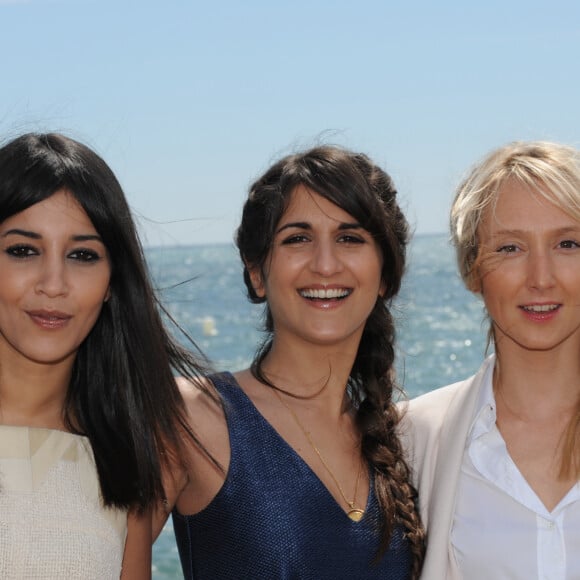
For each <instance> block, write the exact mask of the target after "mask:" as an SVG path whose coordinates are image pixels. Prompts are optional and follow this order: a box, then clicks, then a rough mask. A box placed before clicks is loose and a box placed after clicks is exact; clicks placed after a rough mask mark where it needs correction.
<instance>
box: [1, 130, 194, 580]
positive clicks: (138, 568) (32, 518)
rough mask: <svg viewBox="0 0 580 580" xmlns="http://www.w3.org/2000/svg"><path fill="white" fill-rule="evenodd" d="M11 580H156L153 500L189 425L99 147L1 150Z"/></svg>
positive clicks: (185, 360)
mask: <svg viewBox="0 0 580 580" xmlns="http://www.w3.org/2000/svg"><path fill="white" fill-rule="evenodd" d="M0 271H1V272H2V275H1V277H0V434H1V435H0V448H1V450H0V514H1V516H0V519H1V520H2V526H1V527H0V554H2V556H1V557H0V577H2V578H27V579H35V578H38V579H40V578H42V579H43V580H47V579H55V580H56V579H59V580H62V579H63V578H66V579H67V580H70V579H79V580H80V579H82V580H87V579H92V578H94V579H95V580H96V579H98V580H103V579H113V578H119V576H121V577H122V578H139V579H143V578H148V577H150V575H151V563H150V562H151V558H150V543H151V537H150V536H151V532H150V530H151V527H150V522H149V519H148V516H147V514H148V513H149V508H150V507H151V506H153V504H154V503H157V502H158V501H159V500H161V499H162V498H163V493H164V492H163V484H162V478H161V469H162V465H163V464H164V463H165V461H164V460H163V457H174V456H175V455H174V454H175V453H177V452H178V450H179V448H180V445H181V442H180V441H181V440H182V439H183V437H184V433H187V432H190V430H189V427H187V424H186V422H185V420H184V419H185V418H184V410H183V409H182V399H181V396H180V394H179V391H178V389H177V387H176V384H175V380H174V378H173V373H172V368H173V369H174V370H175V371H176V372H179V373H180V374H184V375H185V376H189V377H190V378H191V379H194V376H195V375H196V369H198V368H199V367H198V366H197V363H196V361H195V360H193V358H192V357H190V356H189V355H188V354H187V353H186V352H185V351H183V350H182V349H181V348H179V347H178V346H177V345H176V344H175V343H174V342H173V340H172V339H171V338H170V337H169V335H168V333H167V332H166V330H165V328H164V326H163V324H162V321H161V317H160V314H159V311H158V305H157V302H156V299H155V296H154V293H153V290H152V287H151V283H150V281H149V277H148V274H147V271H146V266H145V261H144V258H143V253H142V249H141V246H140V243H139V241H138V238H137V234H136V231H135V226H134V223H133V220H132V217H131V213H130V210H129V207H128V205H127V202H126V200H125V197H124V195H123V192H122V190H121V187H120V185H119V183H118V181H117V179H116V178H115V176H114V175H113V173H112V172H111V170H110V169H109V167H108V166H107V165H106V164H105V162H104V161H103V160H102V159H101V158H100V157H99V156H97V155H96V154H95V153H94V152H93V151H91V150H90V149H88V148H87V147H86V146H84V145H82V144H80V143H78V142H76V141H73V140H72V139H69V138H66V137H63V136H61V135H57V134H46V135H37V134H27V135H23V136H21V137H18V138H16V139H14V140H13V141H11V142H10V143H8V144H6V145H5V146H4V147H2V148H0Z"/></svg>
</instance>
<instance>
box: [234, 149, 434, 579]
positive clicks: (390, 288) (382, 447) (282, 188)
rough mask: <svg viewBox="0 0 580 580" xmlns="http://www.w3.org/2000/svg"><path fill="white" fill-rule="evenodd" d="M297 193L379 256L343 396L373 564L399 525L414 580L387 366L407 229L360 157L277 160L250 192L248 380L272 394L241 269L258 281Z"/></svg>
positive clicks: (419, 542) (411, 505)
mask: <svg viewBox="0 0 580 580" xmlns="http://www.w3.org/2000/svg"><path fill="white" fill-rule="evenodd" d="M299 185H303V186H305V187H307V188H308V189H310V190H312V191H314V192H316V193H317V194H318V195H320V196H322V197H324V198H325V199H327V200H329V201H330V202H332V203H333V204H335V205H336V206H338V207H340V208H341V209H343V210H344V211H346V212H347V213H349V214H350V215H352V216H353V217H354V218H355V219H356V220H357V221H358V222H359V223H360V225H361V226H362V227H363V228H364V229H366V230H367V231H368V232H370V233H371V235H372V236H373V238H374V239H375V240H376V241H377V243H378V245H379V247H380V248H381V252H382V257H383V268H382V272H381V277H382V281H383V283H384V284H385V286H386V291H385V294H384V296H383V297H378V298H377V302H376V304H375V306H374V308H373V311H372V312H371V314H370V316H369V318H368V319H367V322H366V325H365V328H364V331H363V334H362V338H361V342H360V344H359V348H358V352H357V355H356V358H355V361H354V364H353V367H352V370H351V372H350V376H349V380H348V385H347V388H348V391H349V393H350V395H351V401H352V405H353V407H354V408H355V409H356V425H357V428H358V430H359V432H360V434H361V452H362V455H363V457H364V458H365V460H366V461H367V462H368V463H369V465H370V466H371V468H372V470H373V473H374V482H375V484H374V485H375V493H376V496H377V499H378V502H379V506H380V509H381V512H382V514H383V516H384V517H382V518H381V519H380V521H379V522H378V525H379V528H380V547H379V551H378V554H377V559H378V558H380V557H381V556H382V555H383V554H384V553H385V552H386V551H387V550H388V547H389V544H390V540H391V536H392V533H393V528H394V526H395V525H401V526H403V528H404V530H405V535H406V536H407V537H408V539H409V541H410V544H411V550H412V554H413V574H412V577H413V578H418V577H419V573H420V569H421V565H422V561H423V554H424V530H423V526H422V524H421V521H420V518H419V515H418V512H417V507H416V491H415V489H414V488H413V487H412V485H411V484H410V482H409V468H408V466H407V464H406V462H405V459H404V457H403V451H402V448H401V444H400V441H399V438H398V436H397V432H396V427H397V424H398V422H399V419H400V417H399V412H398V411H397V408H396V406H395V405H394V403H393V392H394V390H395V389H396V388H397V387H396V383H395V373H394V366H393V365H394V359H395V351H394V343H395V327H394V323H393V317H392V314H391V311H390V306H391V301H392V299H393V297H394V296H396V294H397V293H398V291H399V289H400V286H401V279H402V276H403V272H404V270H405V257H406V247H407V243H408V238H409V228H408V223H407V221H406V219H405V216H404V215H403V213H402V211H401V209H400V207H399V205H398V203H397V199H396V198H397V191H396V189H395V187H394V185H393V182H392V180H391V178H390V177H389V175H387V173H385V172H384V171H383V170H382V169H381V168H379V167H378V166H377V165H375V164H374V163H373V162H372V161H371V160H370V159H369V158H368V157H367V156H366V155H363V154H360V153H353V152H350V151H348V150H345V149H341V148H338V147H331V146H322V147H316V148H314V149H310V150H308V151H306V152H303V153H299V154H295V155H290V156H287V157H285V158H283V159H281V160H280V161H278V162H277V163H275V164H274V165H273V166H272V167H270V169H268V170H267V171H266V172H265V173H264V175H263V176H262V177H260V178H259V179H258V180H257V181H256V182H255V183H254V184H253V185H252V186H251V187H250V192H249V196H248V199H247V200H246V203H245V205H244V209H243V214H242V221H241V225H240V227H239V228H238V231H237V237H236V243H237V246H238V249H239V252H240V256H241V258H242V261H243V263H244V265H245V266H244V282H245V284H246V288H247V292H248V297H249V299H250V300H251V301H252V302H254V303H256V304H258V303H264V302H265V330H266V333H267V335H266V338H265V340H264V342H263V343H262V345H261V347H260V348H259V350H258V352H257V353H256V356H255V358H254V361H253V363H252V372H253V374H254V376H255V377H256V378H257V379H258V380H259V381H261V382H263V383H265V384H268V385H270V386H272V387H274V388H276V387H275V386H274V385H272V384H271V383H270V382H269V381H268V379H267V377H265V375H264V372H263V370H262V363H263V361H264V359H265V357H266V355H267V354H268V352H269V351H270V349H271V347H272V333H273V330H274V329H273V320H272V315H271V312H270V309H269V307H268V304H267V302H266V299H265V298H264V297H260V296H258V295H257V294H256V292H255V290H254V288H253V286H252V283H251V280H250V274H249V270H248V268H259V269H260V270H261V271H262V273H264V266H265V263H266V260H267V258H268V255H269V252H270V249H271V246H272V241H273V238H274V232H275V231H276V226H277V224H278V222H279V220H280V219H281V217H282V215H283V214H284V211H285V210H286V208H287V207H288V204H289V201H290V198H291V195H292V193H293V191H294V190H295V189H296V187H298V186H299Z"/></svg>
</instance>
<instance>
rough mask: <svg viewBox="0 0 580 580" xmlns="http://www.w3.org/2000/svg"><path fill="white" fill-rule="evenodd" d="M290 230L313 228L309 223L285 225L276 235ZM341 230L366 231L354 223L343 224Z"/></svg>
mask: <svg viewBox="0 0 580 580" xmlns="http://www.w3.org/2000/svg"><path fill="white" fill-rule="evenodd" d="M288 228H298V229H301V230H311V229H312V226H311V225H310V224H309V223H308V222H290V223H287V224H284V225H283V226H282V227H281V228H279V229H278V230H276V233H277V234H279V233H280V232H282V231H284V230H286V229H288ZM338 229H339V230H362V229H364V228H363V227H362V226H361V225H360V224H359V223H357V222H352V223H346V222H345V223H341V224H339V226H338Z"/></svg>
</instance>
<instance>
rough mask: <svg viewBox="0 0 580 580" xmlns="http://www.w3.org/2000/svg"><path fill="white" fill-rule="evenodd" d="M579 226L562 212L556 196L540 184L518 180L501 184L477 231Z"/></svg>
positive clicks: (537, 229) (535, 229)
mask: <svg viewBox="0 0 580 580" xmlns="http://www.w3.org/2000/svg"><path fill="white" fill-rule="evenodd" d="M574 223H576V224H577V223H578V222H577V220H576V219H574V218H573V217H572V216H570V215H569V214H568V213H566V212H565V211H564V210H562V209H561V208H560V206H559V204H558V202H557V198H556V196H555V195H554V194H553V193H552V192H550V191H549V190H548V189H547V188H546V187H545V186H543V185H542V184H541V183H538V184H537V185H529V184H526V183H522V182H520V181H517V180H508V181H506V182H505V183H504V184H502V185H501V186H500V187H499V189H498V191H497V193H496V195H495V198H494V200H493V202H492V203H490V204H488V206H487V207H486V208H485V210H484V211H483V214H482V219H481V223H480V226H479V228H478V229H479V232H480V233H482V234H485V233H494V232H497V231H502V230H507V231H512V230H513V231H528V230H530V231H541V230H545V229H548V228H550V227H562V226H563V225H567V226H569V225H570V224H574Z"/></svg>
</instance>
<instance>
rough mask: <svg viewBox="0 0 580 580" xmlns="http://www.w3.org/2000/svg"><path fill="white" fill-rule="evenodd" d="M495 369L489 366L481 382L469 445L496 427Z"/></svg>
mask: <svg viewBox="0 0 580 580" xmlns="http://www.w3.org/2000/svg"><path fill="white" fill-rule="evenodd" d="M493 369H494V365H489V366H488V367H487V370H486V371H485V374H484V376H483V379H482V381H481V389H480V391H479V396H478V398H477V403H476V406H475V409H476V411H475V418H474V420H473V423H472V424H471V429H470V434H469V443H471V441H475V439H477V438H479V437H481V436H482V435H485V434H486V433H489V432H490V431H491V429H493V426H494V425H495V420H496V405H495V396H494V394H493Z"/></svg>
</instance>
